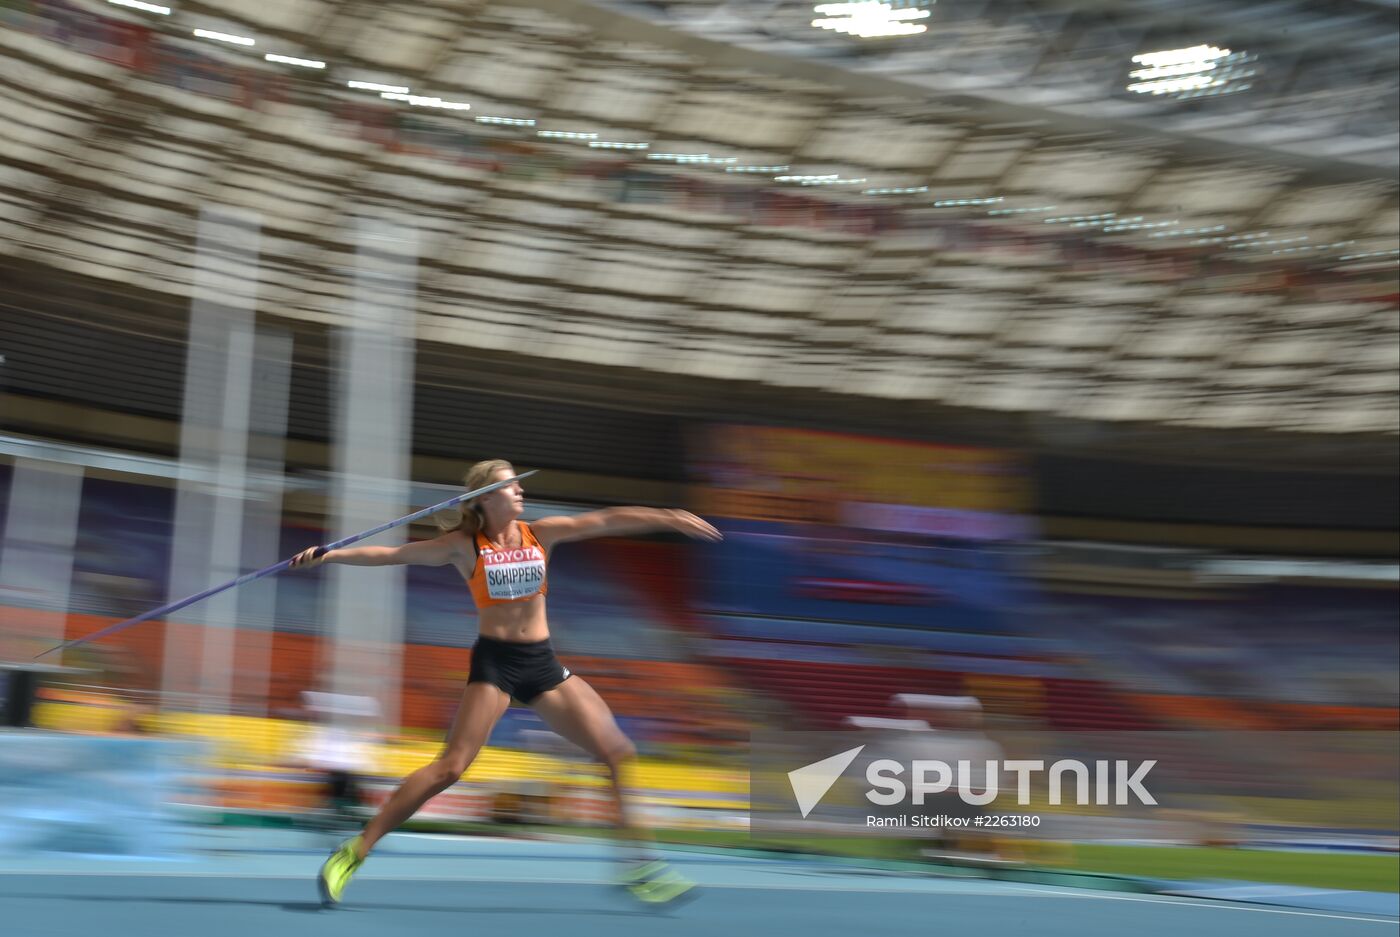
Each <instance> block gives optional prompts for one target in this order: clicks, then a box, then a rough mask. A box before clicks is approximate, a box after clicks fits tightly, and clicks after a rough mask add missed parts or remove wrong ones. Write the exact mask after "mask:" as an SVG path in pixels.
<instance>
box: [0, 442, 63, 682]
mask: <svg viewBox="0 0 1400 937" xmlns="http://www.w3.org/2000/svg"><path fill="white" fill-rule="evenodd" d="M82 491H83V468H82V466H79V465H68V464H66V463H63V462H40V461H36V460H34V459H24V458H19V459H16V460H15V462H14V468H13V474H12V475H11V478H10V496H9V503H8V507H7V508H6V512H5V539H4V542H3V545H0V660H13V661H29V660H31V659H32V658H33V657H34V655H36V654H38V653H40V652H41V651H46V650H48V649H49V648H51V647H55V646H56V645H58V644H61V643H62V642H63V640H64V633H63V632H64V625H65V624H66V622H67V618H68V600H69V595H70V593H71V591H72V583H73V546H74V544H75V543H77V539H78V509H79V507H80V505H81V502H82ZM60 653H61V652H60ZM49 663H62V658H59V659H58V660H56V661H55V660H53V659H50V660H49Z"/></svg>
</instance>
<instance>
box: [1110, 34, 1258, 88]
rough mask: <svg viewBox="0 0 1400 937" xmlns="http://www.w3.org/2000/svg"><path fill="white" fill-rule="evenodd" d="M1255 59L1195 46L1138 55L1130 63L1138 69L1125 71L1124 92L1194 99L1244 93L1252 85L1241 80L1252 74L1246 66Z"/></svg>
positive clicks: (1254, 57)
mask: <svg viewBox="0 0 1400 937" xmlns="http://www.w3.org/2000/svg"><path fill="white" fill-rule="evenodd" d="M1256 58H1257V56H1254V55H1250V54H1248V53H1245V52H1233V51H1231V50H1230V49H1222V48H1220V47H1219V46H1211V45H1204V44H1203V45H1197V46H1191V47H1189V48H1185V49H1165V50H1163V51H1161V52H1140V53H1138V54H1137V55H1135V56H1133V64H1135V65H1139V66H1142V67H1140V68H1134V69H1132V70H1131V71H1130V72H1129V76H1130V77H1131V78H1133V79H1135V80H1134V81H1132V82H1131V83H1129V85H1128V90H1129V91H1131V92H1133V93H1134V94H1150V95H1154V96H1157V95H1164V94H1166V95H1172V96H1174V97H1177V98H1195V97H1203V96H1209V95H1218V94H1229V93H1231V92H1234V91H1245V90H1247V89H1249V88H1251V87H1253V85H1252V84H1251V83H1249V82H1247V81H1244V79H1247V78H1252V77H1254V75H1255V74H1256V72H1255V70H1254V69H1253V68H1248V67H1246V66H1247V65H1248V64H1249V63H1250V62H1253V61H1254V60H1255V59H1256Z"/></svg>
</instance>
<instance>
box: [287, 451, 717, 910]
mask: <svg viewBox="0 0 1400 937" xmlns="http://www.w3.org/2000/svg"><path fill="white" fill-rule="evenodd" d="M515 474H516V473H515V469H513V468H512V467H511V465H510V463H508V462H505V461H502V460H500V459H493V460H489V461H485V462H478V463H477V464H476V465H473V466H472V467H471V469H470V470H469V471H468V472H467V476H466V487H467V488H468V489H472V488H480V487H482V486H484V485H489V484H491V483H492V482H496V481H501V480H503V479H506V478H510V477H512V476H513V475H515ZM524 498H525V492H524V490H523V489H522V488H521V487H520V483H519V482H516V483H515V484H512V485H507V486H505V487H504V488H499V489H497V490H495V491H493V492H490V493H488V494H485V495H482V496H480V497H478V498H475V499H473V500H472V501H471V502H468V503H467V504H466V505H465V506H464V507H465V510H463V509H460V508H459V509H455V510H452V511H447V512H443V513H442V514H441V515H439V516H438V517H436V518H435V520H436V521H437V523H438V525H439V527H441V528H443V529H444V530H445V531H446V532H445V533H443V534H442V536H440V537H437V538H436V539H433V540H424V541H418V542H414V543H406V544H404V545H403V546H399V547H350V548H346V549H339V550H329V551H327V550H325V549H323V548H322V547H312V548H310V549H308V550H304V551H302V552H301V553H299V554H297V555H296V556H295V557H294V558H293V559H292V568H294V569H307V568H309V567H312V566H316V565H319V564H321V563H344V564H346V565H349V566H394V565H410V566H446V565H448V564H449V563H450V564H452V565H453V566H456V567H457V569H458V571H459V572H460V573H461V574H462V578H463V579H465V580H466V581H467V585H468V587H469V588H470V590H471V594H472V598H473V599H474V600H475V602H476V606H477V617H478V622H479V630H480V636H479V637H478V638H477V641H476V644H475V645H473V647H472V657H471V670H470V675H469V676H468V678H467V687H466V690H465V691H464V692H463V694H462V702H461V705H460V706H459V707H458V709H457V715H456V718H455V719H454V720H453V722H452V727H451V728H450V729H449V730H448V733H447V742H446V745H445V746H444V748H443V750H442V752H441V753H440V754H439V755H438V757H437V759H436V760H435V761H433V762H431V763H430V764H427V765H424V766H423V767H422V768H419V769H418V770H417V771H415V772H413V773H412V774H410V775H409V776H408V777H407V778H405V779H404V781H403V783H402V784H400V785H399V788H398V790H396V791H395V792H394V793H393V795H392V796H391V797H390V798H389V799H388V801H387V802H385V804H384V806H383V807H381V808H380V810H379V813H378V814H376V815H375V817H374V819H372V820H370V822H369V824H368V825H367V826H366V827H365V828H364V830H363V832H361V833H360V835H358V836H355V837H353V838H352V839H349V840H347V841H346V842H344V843H342V844H341V845H340V847H339V848H337V849H336V851H335V852H333V853H332V854H331V856H330V858H329V859H327V860H326V863H325V865H324V866H322V868H321V874H320V877H319V885H320V889H321V897H322V900H323V902H324V903H326V904H327V905H334V904H337V903H339V901H340V899H341V895H342V894H343V893H344V891H345V886H346V884H347V883H348V882H349V881H350V878H351V877H352V876H353V875H354V874H355V872H356V870H357V869H359V867H360V865H361V864H362V863H363V862H364V861H365V857H366V856H367V855H369V852H370V850H371V849H373V848H374V845H375V843H377V842H379V840H380V839H382V838H383V837H384V835H385V834H387V833H389V832H390V831H392V830H394V829H396V828H398V827H399V826H400V825H401V824H403V823H404V822H405V821H406V820H408V818H409V817H411V816H413V815H414V813H416V812H417V811H418V809H419V808H421V807H422V806H423V804H425V803H427V802H428V800H429V799H430V798H431V797H433V796H434V795H436V794H438V793H440V792H441V791H444V790H446V789H447V788H448V787H451V786H452V785H453V784H455V783H456V782H457V780H458V779H459V778H460V777H461V776H462V775H463V774H464V773H466V770H467V768H468V766H470V765H471V763H472V760H473V759H474V758H475V757H476V755H477V753H478V752H479V751H481V748H482V746H483V745H485V744H486V740H487V738H488V737H489V736H490V734H491V729H492V728H493V727H494V726H495V725H496V722H497V720H499V719H500V718H501V715H502V714H503V713H504V712H505V711H506V709H507V707H509V706H510V702H511V699H512V698H514V699H517V700H519V701H520V702H522V703H524V704H526V705H527V706H530V707H531V708H533V709H534V710H535V711H536V712H537V713H539V714H540V717H541V718H543V719H544V721H545V723H546V724H547V725H548V726H549V727H550V728H551V729H553V730H554V731H555V732H557V733H559V734H560V735H561V736H563V737H564V738H566V739H568V740H569V741H571V742H573V743H574V744H575V745H578V746H579V747H580V748H582V749H584V751H586V752H588V753H589V754H590V755H592V756H593V757H594V758H596V759H598V760H599V761H600V762H602V763H603V764H604V765H606V766H607V769H608V773H609V777H610V780H611V786H612V797H613V802H614V805H615V811H616V814H615V817H616V823H617V827H618V833H619V836H620V838H621V839H622V841H623V842H624V843H628V844H631V845H632V846H633V847H635V850H636V851H635V853H634V855H633V857H632V860H633V861H631V862H629V863H628V864H627V865H626V867H625V868H624V871H623V872H622V875H621V883H622V884H623V885H624V886H625V887H626V888H627V889H628V891H630V892H631V893H632V895H633V896H634V897H636V898H637V899H639V900H641V901H645V902H648V903H653V904H659V903H664V902H668V901H671V900H673V899H675V898H678V897H680V896H681V895H683V894H685V893H686V892H687V891H689V890H690V889H691V887H693V883H691V882H689V881H687V880H686V879H684V878H682V877H681V876H680V875H679V874H678V873H677V872H675V871H674V870H672V869H670V868H668V867H667V866H666V864H665V863H664V862H662V861H660V860H658V859H649V858H645V854H644V853H642V852H641V849H642V845H641V840H642V838H643V834H642V831H641V830H640V829H639V828H638V827H637V826H636V825H635V824H634V823H633V822H632V814H631V811H630V810H629V809H628V805H627V804H626V803H625V799H624V796H623V789H622V787H623V782H622V772H623V770H624V768H625V766H626V764H627V763H628V762H629V761H630V760H631V759H632V757H633V756H634V755H635V753H636V750H635V749H634V748H633V746H632V743H631V742H630V741H628V739H627V737H626V736H625V735H623V734H622V731H621V730H620V729H619V728H618V727H617V723H616V722H615V721H614V719H613V715H612V712H611V710H609V709H608V705H607V704H606V703H605V702H603V699H602V697H600V696H599V695H598V693H597V692H596V691H595V690H594V689H593V688H592V687H591V686H589V685H588V683H587V682H585V681H584V680H583V679H582V678H580V677H578V676H577V675H575V674H572V673H570V671H569V670H568V669H567V668H565V667H564V666H562V665H561V664H560V663H559V660H558V658H556V657H555V656H554V648H553V646H552V645H551V644H550V641H549V624H548V621H547V619H546V617H545V595H546V594H548V592H549V581H548V577H547V576H546V572H545V570H546V566H547V562H548V559H549V554H550V551H551V550H552V549H553V548H554V547H555V546H556V545H558V544H560V543H566V542H567V541H570V540H586V539H588V538H590V537H610V536H619V535H627V534H641V533H650V532H653V531H665V530H671V531H676V532H679V533H682V534H685V535H687V536H690V537H694V538H697V539H700V540H718V539H720V533H719V531H717V530H716V529H715V528H714V527H712V526H711V525H710V524H708V523H706V522H705V521H704V520H702V519H700V518H699V517H696V516H695V515H694V514H690V513H688V512H686V511H671V510H656V509H653V508H641V507H616V508H606V509H604V510H601V511H590V512H588V513H586V514H578V515H574V516H571V517H544V518H540V519H539V520H537V521H535V522H534V523H533V524H526V523H524V522H523V521H520V520H519V517H520V515H521V513H522V511H523V509H524Z"/></svg>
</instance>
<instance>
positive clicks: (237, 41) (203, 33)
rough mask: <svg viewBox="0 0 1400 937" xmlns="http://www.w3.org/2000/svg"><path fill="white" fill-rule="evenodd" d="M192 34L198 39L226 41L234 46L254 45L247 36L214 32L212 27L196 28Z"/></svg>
mask: <svg viewBox="0 0 1400 937" xmlns="http://www.w3.org/2000/svg"><path fill="white" fill-rule="evenodd" d="M194 34H195V36H197V37H199V38H200V39H212V40H214V41H215V42H227V43H231V44H232V45H236V46H251V45H255V43H254V41H253V40H252V39H249V38H248V37H247V36H234V35H232V34H230V33H216V32H214V31H213V30H212V29H196V30H195V31H194Z"/></svg>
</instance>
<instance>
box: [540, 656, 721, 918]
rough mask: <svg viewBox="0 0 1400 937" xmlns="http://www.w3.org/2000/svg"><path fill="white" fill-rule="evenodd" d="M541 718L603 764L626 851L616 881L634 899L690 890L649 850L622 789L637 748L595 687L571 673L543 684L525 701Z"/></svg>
mask: <svg viewBox="0 0 1400 937" xmlns="http://www.w3.org/2000/svg"><path fill="white" fill-rule="evenodd" d="M528 705H529V706H531V707H532V708H533V709H534V710H535V711H536V712H537V713H539V714H540V718H542V719H544V721H545V723H546V724H547V725H548V726H549V727H550V728H551V729H553V730H554V731H555V732H558V733H559V734H560V735H562V736H563V737H564V738H566V739H568V740H569V741H570V742H573V743H574V744H575V745H577V746H578V747H579V748H582V749H583V750H584V751H586V752H588V753H589V754H590V755H592V756H593V757H594V758H596V759H598V760H599V761H601V762H602V763H603V764H604V765H606V766H607V768H608V775H609V777H610V778H611V780H612V792H613V803H614V804H615V805H616V810H617V829H618V838H619V840H620V843H621V845H622V847H623V848H624V849H626V850H628V852H629V853H630V855H628V856H627V857H626V859H625V861H624V869H623V871H622V873H621V876H620V880H619V884H621V885H623V886H624V887H626V889H627V891H628V892H629V893H631V895H632V896H633V897H634V898H636V899H637V900H638V901H643V902H646V903H648V904H652V905H660V904H667V903H670V902H673V901H676V900H677V899H682V898H689V897H691V896H692V895H694V893H695V892H694V887H695V883H694V882H692V881H690V880H689V879H687V878H686V877H685V876H683V875H681V874H680V873H679V872H677V871H675V870H674V869H672V868H671V867H670V866H669V865H667V864H666V863H665V862H664V861H662V860H660V859H658V858H655V857H652V856H648V855H647V852H649V850H647V843H648V842H649V841H650V839H651V831H650V830H647V829H646V828H644V827H642V826H640V825H639V824H638V823H637V822H636V821H637V819H638V818H637V817H636V815H635V814H634V812H633V811H632V810H631V809H630V808H629V806H628V803H627V797H626V794H625V792H624V790H623V788H624V779H623V773H624V771H625V770H627V768H628V766H629V764H630V763H631V761H632V760H633V758H635V757H636V754H637V750H636V748H635V747H633V745H632V742H631V741H630V740H629V739H628V738H627V736H625V735H623V734H622V730H621V729H619V728H618V727H617V720H615V719H613V714H612V710H610V709H608V704H607V703H605V702H603V698H602V697H601V696H599V695H598V692H597V691H596V690H594V689H593V688H592V687H591V686H589V685H588V683H587V682H586V681H584V680H583V679H582V678H580V677H570V678H568V679H567V680H565V681H564V682H563V683H561V684H559V685H558V686H556V687H555V688H554V689H552V690H546V691H545V692H543V693H541V694H540V695H539V696H537V697H535V698H534V699H533V700H531V701H530V702H529V704H528Z"/></svg>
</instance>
